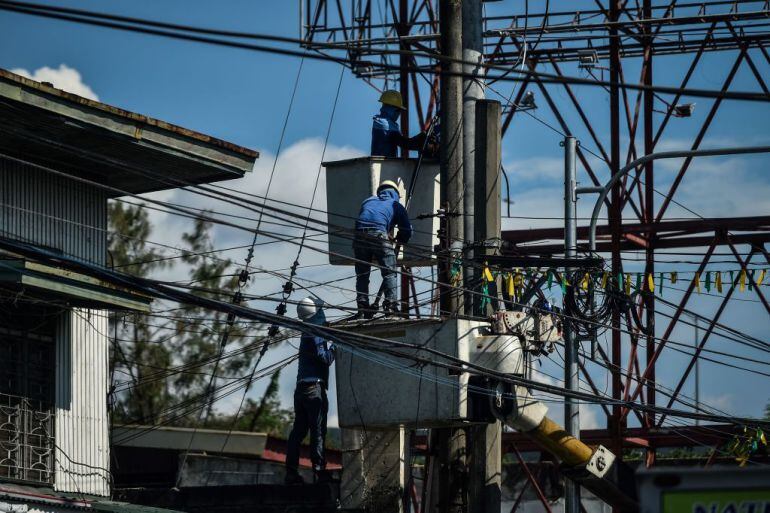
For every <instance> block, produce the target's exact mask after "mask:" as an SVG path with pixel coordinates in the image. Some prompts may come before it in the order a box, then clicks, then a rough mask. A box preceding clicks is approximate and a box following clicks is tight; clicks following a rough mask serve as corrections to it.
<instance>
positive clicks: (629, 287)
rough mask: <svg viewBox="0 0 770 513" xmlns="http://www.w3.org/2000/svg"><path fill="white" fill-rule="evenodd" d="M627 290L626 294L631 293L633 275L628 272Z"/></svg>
mask: <svg viewBox="0 0 770 513" xmlns="http://www.w3.org/2000/svg"><path fill="white" fill-rule="evenodd" d="M625 290H626V295H628V294H631V275H630V274H626V284H625Z"/></svg>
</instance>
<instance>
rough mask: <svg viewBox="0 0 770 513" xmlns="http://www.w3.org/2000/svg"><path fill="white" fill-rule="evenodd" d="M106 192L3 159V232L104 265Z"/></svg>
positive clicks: (0, 222)
mask: <svg viewBox="0 0 770 513" xmlns="http://www.w3.org/2000/svg"><path fill="white" fill-rule="evenodd" d="M106 229H107V196H106V194H105V193H104V191H102V190H100V189H98V188H96V187H92V186H88V185H86V184H82V183H79V182H77V181H74V180H70V179H67V178H65V177H61V176H57V175H53V174H51V173H47V172H45V171H43V170H41V169H38V168H35V167H32V166H28V165H25V164H20V163H17V162H13V161H10V160H7V159H3V158H0V236H2V237H10V238H13V239H16V240H21V241H24V242H31V243H34V244H37V245H40V246H42V247H47V248H50V249H53V250H58V251H61V252H63V253H65V254H66V255H69V256H74V257H76V258H80V259H82V260H85V261H88V262H91V263H95V264H101V265H104V264H105V263H106V258H107V233H106V231H105V230H106Z"/></svg>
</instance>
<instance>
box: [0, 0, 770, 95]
mask: <svg viewBox="0 0 770 513" xmlns="http://www.w3.org/2000/svg"><path fill="white" fill-rule="evenodd" d="M0 10H7V11H12V12H16V13H20V14H27V15H32V16H38V17H44V18H53V19H59V20H64V21H69V22H74V23H79V24H86V25H94V26H99V27H104V28H111V29H116V30H122V31H128V32H136V33H140V34H145V35H154V36H160V37H166V38H172V39H180V40H185V41H192V42H198V43H206V44H211V45H218V46H225V47H230V48H238V49H243V50H251V51H256V52H266V53H272V54H278V55H285V56H292V57H304V58H308V59H317V60H321V61H329V62H334V63H337V64H342V65H343V66H348V67H351V68H354V67H355V66H356V65H357V64H358V63H357V62H356V61H354V60H351V59H349V58H341V57H334V56H331V55H328V54H323V53H308V52H301V51H298V50H289V49H286V48H280V47H275V46H265V45H256V44H251V43H242V42H238V41H233V40H226V39H221V37H237V38H248V39H260V40H268V39H269V40H273V41H277V40H278V39H279V38H280V42H287V43H288V42H293V43H295V44H298V45H302V44H304V43H306V41H303V40H300V39H291V38H283V37H281V36H270V35H264V34H253V33H239V35H237V36H233V34H232V33H228V32H227V31H219V30H213V29H203V28H198V27H191V26H185V25H177V24H167V23H162V22H155V21H150V20H141V19H139V18H126V17H122V16H115V15H107V14H102V13H97V12H93V11H85V10H76V9H65V8H61V7H52V6H44V5H39V4H30V3H22V2H11V1H6V0H2V1H0ZM65 13H66V14H65ZM116 21H117V22H116ZM151 27H163V28H169V29H171V30H160V29H158V28H151ZM185 32H187V33H185ZM195 34H209V35H216V36H217V37H205V36H200V35H195ZM315 44H316V45H318V43H315ZM333 49H338V50H344V49H348V50H355V47H351V48H345V46H340V45H336V46H335V47H334V48H333ZM377 52H378V53H381V54H393V55H405V56H409V57H414V58H427V59H435V60H438V61H441V62H453V61H457V62H459V63H460V64H466V63H465V61H463V60H462V59H450V58H448V57H446V56H443V55H440V54H438V53H424V52H414V51H410V50H390V49H385V48H381V49H378V50H377ZM467 64H471V63H467ZM481 66H483V67H485V68H487V69H494V70H499V71H502V72H503V73H505V71H506V70H507V67H505V66H498V65H493V64H489V63H482V64H481ZM381 67H384V68H385V69H388V70H390V71H399V70H400V69H401V68H400V67H399V66H392V65H387V64H385V65H381ZM407 70H408V71H414V72H420V71H421V70H420V68H419V67H415V66H411V65H408V66H407ZM446 73H450V72H446ZM520 73H522V74H526V75H531V76H537V77H539V80H540V81H541V82H542V83H558V84H564V83H567V84H575V85H587V86H600V87H608V86H610V85H613V84H612V83H611V82H608V81H603V80H589V79H583V78H580V77H567V76H560V75H553V74H549V73H543V72H537V71H534V70H521V72H520ZM450 74H451V75H453V76H461V77H470V75H469V74H467V73H463V72H456V73H455V72H451V73H450ZM487 77H488V79H489V80H498V81H510V82H522V81H523V80H525V79H523V78H520V77H512V76H504V75H500V76H496V75H487ZM616 85H617V86H618V87H621V88H625V89H631V90H636V91H646V90H652V91H657V92H659V93H665V94H686V95H688V96H692V97H703V98H725V99H736V100H746V101H761V102H766V101H770V97H768V96H767V95H765V94H762V93H752V92H731V91H713V90H703V89H683V88H677V87H668V86H658V85H656V86H646V85H641V84H628V83H621V84H616Z"/></svg>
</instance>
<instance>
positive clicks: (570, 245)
mask: <svg viewBox="0 0 770 513" xmlns="http://www.w3.org/2000/svg"><path fill="white" fill-rule="evenodd" d="M563 145H564V256H566V257H567V258H575V257H576V256H577V194H576V191H575V189H576V186H577V173H576V170H575V153H576V149H577V141H576V140H575V138H574V137H565V138H564V143H563ZM564 273H565V276H566V277H567V280H568V281H569V282H570V285H569V286H568V288H567V294H574V293H575V292H574V290H575V287H576V286H578V284H577V283H575V279H573V278H572V277H571V274H572V268H570V267H565V268H564ZM569 304H570V303H569V302H568V301H566V297H565V301H564V315H565V316H566V317H567V318H568V319H569V317H570V316H571V315H572V314H573V313H574V312H572V311H571V309H570V308H569ZM562 333H563V336H564V387H565V388H566V389H567V390H578V384H579V381H578V352H579V351H578V349H579V344H580V341H578V340H577V337H575V334H574V333H573V332H572V328H571V327H570V324H569V322H565V323H564V327H563V328H562ZM564 429H565V431H566V432H567V434H568V435H572V436H573V437H575V438H576V439H580V416H579V409H578V404H577V402H576V401H575V399H573V398H571V397H565V398H564ZM579 512H580V487H579V486H578V485H576V484H575V483H574V482H573V481H572V480H569V479H567V480H566V481H565V487H564V513H579Z"/></svg>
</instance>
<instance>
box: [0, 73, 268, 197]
mask: <svg viewBox="0 0 770 513" xmlns="http://www.w3.org/2000/svg"><path fill="white" fill-rule="evenodd" d="M258 156H259V154H258V153H257V152H256V151H253V150H250V149H248V148H244V147H242V146H238V145H236V144H232V143H229V142H227V141H223V140H221V139H217V138H215V137H211V136H208V135H204V134H201V133H198V132H195V131H193V130H188V129H186V128H182V127H179V126H176V125H172V124H171V123H166V122H164V121H159V120H157V119H153V118H150V117H147V116H142V115H140V114H135V113H133V112H129V111H125V110H122V109H118V108H116V107H112V106H110V105H106V104H103V103H100V102H95V101H93V100H89V99H87V98H82V97H80V96H77V95H73V94H71V93H67V92H64V91H61V90H59V89H55V88H53V87H50V86H48V85H45V84H42V83H39V82H35V81H33V80H29V79H26V78H24V77H21V76H19V75H15V74H13V73H10V72H8V71H5V70H2V69H0V158H3V157H6V158H10V159H15V160H18V161H20V162H24V163H26V164H30V165H33V166H34V165H37V166H42V168H44V169H45V168H47V169H53V170H56V171H58V172H63V173H66V174H70V175H73V176H77V177H78V178H81V179H86V180H89V181H91V182H95V183H98V184H101V185H107V186H109V187H113V188H115V189H119V191H115V190H112V191H109V192H108V194H109V195H110V196H113V197H115V196H122V195H124V194H125V192H128V193H143V192H151V191H157V190H163V189H173V188H177V187H182V186H185V185H190V184H201V183H210V182H215V181H220V180H229V179H234V178H241V177H243V175H244V173H246V172H249V171H251V169H252V168H253V166H254V161H255V160H256V159H257V157H258ZM123 191H125V192H123Z"/></svg>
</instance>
